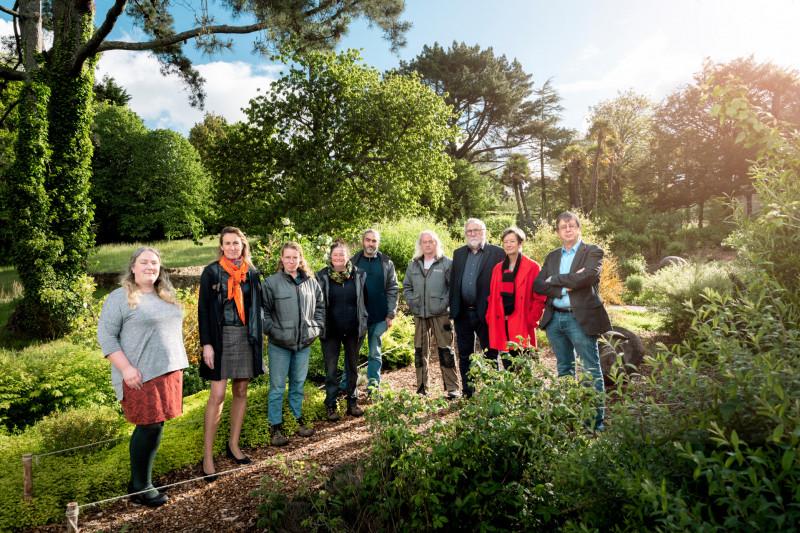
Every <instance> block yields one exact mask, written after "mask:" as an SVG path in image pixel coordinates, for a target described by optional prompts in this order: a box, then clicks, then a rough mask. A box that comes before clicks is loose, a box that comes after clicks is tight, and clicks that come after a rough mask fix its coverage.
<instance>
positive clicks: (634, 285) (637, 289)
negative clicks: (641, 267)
mask: <svg viewBox="0 0 800 533" xmlns="http://www.w3.org/2000/svg"><path fill="white" fill-rule="evenodd" d="M644 280H645V278H644V276H642V275H641V274H631V275H630V276H628V277H627V278H625V295H626V296H625V300H626V301H635V300H636V299H638V298H639V295H640V294H641V293H642V289H644Z"/></svg>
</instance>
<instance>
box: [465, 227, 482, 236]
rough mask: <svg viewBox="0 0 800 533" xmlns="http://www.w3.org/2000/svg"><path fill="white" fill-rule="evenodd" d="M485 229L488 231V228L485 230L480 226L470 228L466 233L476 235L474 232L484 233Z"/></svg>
mask: <svg viewBox="0 0 800 533" xmlns="http://www.w3.org/2000/svg"><path fill="white" fill-rule="evenodd" d="M484 231H486V230H485V229H483V228H478V229H468V230H467V231H466V233H467V235H474V234H476V233H483V232H484Z"/></svg>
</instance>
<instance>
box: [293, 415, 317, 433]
mask: <svg viewBox="0 0 800 533" xmlns="http://www.w3.org/2000/svg"><path fill="white" fill-rule="evenodd" d="M297 423H298V424H299V425H300V427H299V428H297V434H298V435H300V436H301V437H310V436H311V435H313V434H314V428H313V427H311V426H310V425H308V424H306V422H305V421H304V420H303V419H302V418H300V420H298V421H297Z"/></svg>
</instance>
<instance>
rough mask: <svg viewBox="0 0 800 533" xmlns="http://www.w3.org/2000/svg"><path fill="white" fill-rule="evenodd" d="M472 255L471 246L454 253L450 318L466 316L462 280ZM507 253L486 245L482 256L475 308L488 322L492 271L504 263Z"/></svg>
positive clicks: (497, 247)
mask: <svg viewBox="0 0 800 533" xmlns="http://www.w3.org/2000/svg"><path fill="white" fill-rule="evenodd" d="M469 253H472V252H471V251H470V249H469V246H467V245H464V246H462V247H461V248H458V249H457V250H456V251H455V252H453V269H452V271H451V278H450V318H452V319H454V320H455V319H457V318H459V316H460V315H462V314H464V315H465V314H466V307H465V306H464V305H463V304H462V301H461V279H462V278H463V277H464V268H465V266H466V264H467V254H469ZM505 257H506V253H505V252H504V251H503V249H502V248H500V247H499V246H495V245H494V244H489V243H486V245H485V246H484V248H483V253H482V254H481V264H480V266H479V267H478V281H477V283H476V285H477V286H476V300H475V307H476V311H477V313H478V316H479V317H481V319H482V320H486V308H487V307H488V305H489V286H490V285H491V284H492V269H493V268H494V266H495V265H496V264H497V263H502V262H503V259H505Z"/></svg>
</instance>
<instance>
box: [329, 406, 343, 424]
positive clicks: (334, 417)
mask: <svg viewBox="0 0 800 533" xmlns="http://www.w3.org/2000/svg"><path fill="white" fill-rule="evenodd" d="M327 411H328V422H338V421H339V420H341V418H342V417H340V416H339V413H338V412H337V411H336V408H335V407H328V408H327Z"/></svg>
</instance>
